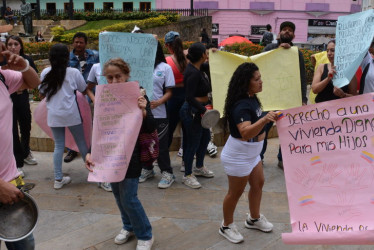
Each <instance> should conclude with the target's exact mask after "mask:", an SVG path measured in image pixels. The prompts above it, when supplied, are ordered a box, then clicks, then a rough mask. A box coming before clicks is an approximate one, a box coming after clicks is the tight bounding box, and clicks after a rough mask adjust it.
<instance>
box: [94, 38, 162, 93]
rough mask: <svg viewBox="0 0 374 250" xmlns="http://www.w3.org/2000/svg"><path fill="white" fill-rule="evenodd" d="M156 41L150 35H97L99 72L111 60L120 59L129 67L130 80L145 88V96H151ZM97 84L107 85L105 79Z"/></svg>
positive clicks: (102, 78) (101, 79)
mask: <svg viewBox="0 0 374 250" xmlns="http://www.w3.org/2000/svg"><path fill="white" fill-rule="evenodd" d="M156 50H157V40H156V38H154V36H153V35H151V34H141V33H122V32H103V33H100V35H99V56H100V64H101V72H104V71H103V66H104V64H105V63H106V62H107V61H108V60H110V59H112V58H118V57H120V58H122V59H123V60H124V61H125V62H127V63H128V64H129V65H130V80H129V81H137V82H139V85H140V86H142V87H143V88H145V90H146V91H147V96H148V97H149V99H152V95H153V69H154V64H155V57H156ZM99 84H107V81H106V79H105V77H101V78H100V83H99Z"/></svg>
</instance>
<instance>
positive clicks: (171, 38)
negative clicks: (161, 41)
mask: <svg viewBox="0 0 374 250" xmlns="http://www.w3.org/2000/svg"><path fill="white" fill-rule="evenodd" d="M177 36H179V33H178V32H176V31H169V32H168V33H166V35H165V43H172V42H174V39H175V37H177Z"/></svg>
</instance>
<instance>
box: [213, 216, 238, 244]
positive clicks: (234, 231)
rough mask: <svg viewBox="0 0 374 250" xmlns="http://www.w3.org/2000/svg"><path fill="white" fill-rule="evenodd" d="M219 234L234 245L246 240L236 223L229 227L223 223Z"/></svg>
mask: <svg viewBox="0 0 374 250" xmlns="http://www.w3.org/2000/svg"><path fill="white" fill-rule="evenodd" d="M218 233H219V234H220V235H222V236H223V237H225V238H226V239H228V240H229V241H231V242H232V243H239V242H242V241H243V240H244V238H243V236H242V235H241V234H240V233H239V231H238V228H237V227H236V225H235V224H234V223H231V224H230V225H228V226H226V227H225V226H224V225H223V221H222V224H221V227H220V228H219V231H218Z"/></svg>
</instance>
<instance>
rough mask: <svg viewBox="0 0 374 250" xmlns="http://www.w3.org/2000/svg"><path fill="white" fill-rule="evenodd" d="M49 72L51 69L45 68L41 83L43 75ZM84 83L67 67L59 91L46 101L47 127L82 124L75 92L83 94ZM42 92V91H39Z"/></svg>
mask: <svg viewBox="0 0 374 250" xmlns="http://www.w3.org/2000/svg"><path fill="white" fill-rule="evenodd" d="M50 70H51V67H48V68H45V69H44V70H43V71H42V73H41V75H40V78H41V81H43V80H44V78H45V75H46V74H47V73H48V72H49V71H50ZM86 87H87V85H86V82H85V81H84V78H83V76H82V74H81V72H79V70H77V69H75V68H70V67H68V68H67V69H66V75H65V79H64V82H63V83H62V86H61V89H59V90H58V91H57V93H56V94H54V95H53V96H52V97H51V99H49V101H47V109H48V115H47V123H48V126H49V127H69V126H74V125H78V124H81V123H82V120H81V116H80V113H79V110H78V105H77V101H76V96H75V94H74V91H75V90H78V91H79V92H83V91H85V90H86ZM41 92H43V90H41Z"/></svg>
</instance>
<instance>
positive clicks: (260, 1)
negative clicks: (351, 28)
mask: <svg viewBox="0 0 374 250" xmlns="http://www.w3.org/2000/svg"><path fill="white" fill-rule="evenodd" d="M369 1H370V0H369ZM193 4H194V8H195V9H196V8H207V9H209V13H210V15H211V16H212V23H213V24H212V26H213V27H212V34H213V38H214V39H216V40H218V42H220V41H222V40H223V39H225V38H227V37H229V36H230V35H235V34H236V35H242V36H245V37H247V38H249V39H250V40H252V41H254V42H258V41H259V39H260V38H261V37H262V33H263V32H264V31H265V30H266V28H265V26H266V24H270V25H271V26H272V27H273V29H272V32H273V33H275V34H277V33H279V26H280V24H281V23H282V22H283V21H292V22H294V23H295V25H296V31H295V35H296V37H295V39H294V41H295V42H296V43H305V42H307V41H308V39H311V38H313V37H317V36H327V37H335V27H336V21H337V19H338V17H339V16H342V15H349V14H352V13H356V12H359V11H361V5H362V0H209V1H205V0H195V1H194V2H193ZM156 8H160V9H161V8H190V1H187V0H156ZM207 28H208V27H207Z"/></svg>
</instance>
